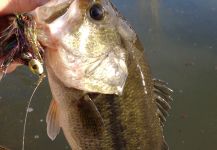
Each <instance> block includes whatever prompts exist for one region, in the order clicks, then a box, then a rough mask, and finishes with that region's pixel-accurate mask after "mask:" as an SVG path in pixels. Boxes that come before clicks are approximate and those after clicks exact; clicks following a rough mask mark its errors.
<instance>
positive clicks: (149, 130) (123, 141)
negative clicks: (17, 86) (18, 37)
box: [34, 0, 172, 150]
mask: <svg viewBox="0 0 217 150" xmlns="http://www.w3.org/2000/svg"><path fill="white" fill-rule="evenodd" d="M47 12H49V13H47ZM34 13H35V14H34V15H35V19H36V22H37V25H38V30H39V33H38V38H39V40H40V42H41V43H42V45H44V46H45V47H46V50H45V55H44V58H45V64H46V68H47V73H48V79H49V84H50V88H51V91H52V95H53V100H52V102H51V105H50V108H49V111H48V114H47V119H46V121H47V133H48V136H49V137H50V138H51V139H52V140H54V139H55V138H56V136H57V135H58V133H59V131H60V129H62V130H63V132H64V135H65V137H66V139H67V141H68V142H69V144H70V146H71V148H72V149H73V150H166V149H168V146H167V144H166V142H165V140H164V136H163V123H164V122H165V117H166V116H167V111H168V109H169V108H170V105H169V104H168V102H169V101H170V100H171V97H170V95H171V93H172V90H171V89H169V88H167V86H166V84H165V83H164V82H162V81H160V80H153V78H152V75H151V72H150V68H149V65H148V62H147V60H146V58H145V56H144V49H143V47H142V45H141V43H140V41H139V39H138V37H137V35H136V33H135V31H134V30H133V29H132V28H131V27H130V25H129V24H128V23H127V22H126V20H125V19H124V18H123V17H122V16H121V15H120V13H119V12H118V11H117V9H116V8H115V7H114V6H113V5H112V3H111V2H110V1H109V0H71V1H67V0H65V1H59V0H56V1H51V2H50V3H48V4H47V5H45V6H43V7H40V8H38V9H37V10H36V11H35V12H34Z"/></svg>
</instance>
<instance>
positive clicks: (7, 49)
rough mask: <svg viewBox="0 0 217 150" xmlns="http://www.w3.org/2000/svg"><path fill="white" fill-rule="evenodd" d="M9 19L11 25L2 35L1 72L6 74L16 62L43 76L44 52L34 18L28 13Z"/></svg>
mask: <svg viewBox="0 0 217 150" xmlns="http://www.w3.org/2000/svg"><path fill="white" fill-rule="evenodd" d="M9 17H10V19H9V20H10V25H9V26H8V27H7V28H6V29H5V30H4V31H3V32H2V33H1V34H0V35H1V36H0V70H2V71H3V72H5V73H6V70H7V68H8V67H9V66H10V65H11V64H12V63H15V62H16V63H18V64H23V65H26V66H28V67H29V69H30V70H31V72H32V73H34V74H37V75H39V76H42V75H43V74H44V69H43V57H42V56H43V52H44V50H43V47H42V46H41V45H40V43H39V42H38V40H37V33H36V32H37V31H36V23H35V21H34V19H33V17H32V16H31V15H30V14H27V13H24V14H14V15H12V16H9Z"/></svg>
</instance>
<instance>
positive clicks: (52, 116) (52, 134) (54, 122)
mask: <svg viewBox="0 0 217 150" xmlns="http://www.w3.org/2000/svg"><path fill="white" fill-rule="evenodd" d="M46 123H47V135H48V136H49V138H50V139H51V140H54V139H55V138H56V136H57V135H58V134H59V132H60V124H59V110H58V106H57V102H56V101H55V100H52V101H51V103H50V107H49V110H48V113H47V117H46Z"/></svg>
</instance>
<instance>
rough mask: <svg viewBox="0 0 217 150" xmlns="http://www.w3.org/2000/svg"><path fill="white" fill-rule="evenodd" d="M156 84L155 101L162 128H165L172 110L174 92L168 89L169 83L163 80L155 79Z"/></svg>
mask: <svg viewBox="0 0 217 150" xmlns="http://www.w3.org/2000/svg"><path fill="white" fill-rule="evenodd" d="M153 82H154V99H155V101H156V104H157V107H158V115H159V118H160V120H161V126H162V127H163V126H164V123H165V121H166V117H167V116H168V111H169V110H170V109H171V106H170V103H171V101H172V98H171V95H172V93H173V90H171V89H170V88H168V87H167V83H166V82H164V81H161V80H157V79H153Z"/></svg>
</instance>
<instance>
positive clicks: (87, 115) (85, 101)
mask: <svg viewBox="0 0 217 150" xmlns="http://www.w3.org/2000/svg"><path fill="white" fill-rule="evenodd" d="M78 108H79V111H80V117H81V121H82V124H83V126H84V128H86V129H88V130H87V131H89V132H90V133H91V134H94V135H96V136H97V135H99V134H101V133H102V129H103V127H104V122H103V119H102V117H101V115H100V112H99V111H98V109H97V107H96V105H95V104H94V102H93V101H92V100H91V98H90V97H89V95H85V96H83V97H82V98H81V99H80V100H79V103H78Z"/></svg>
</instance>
